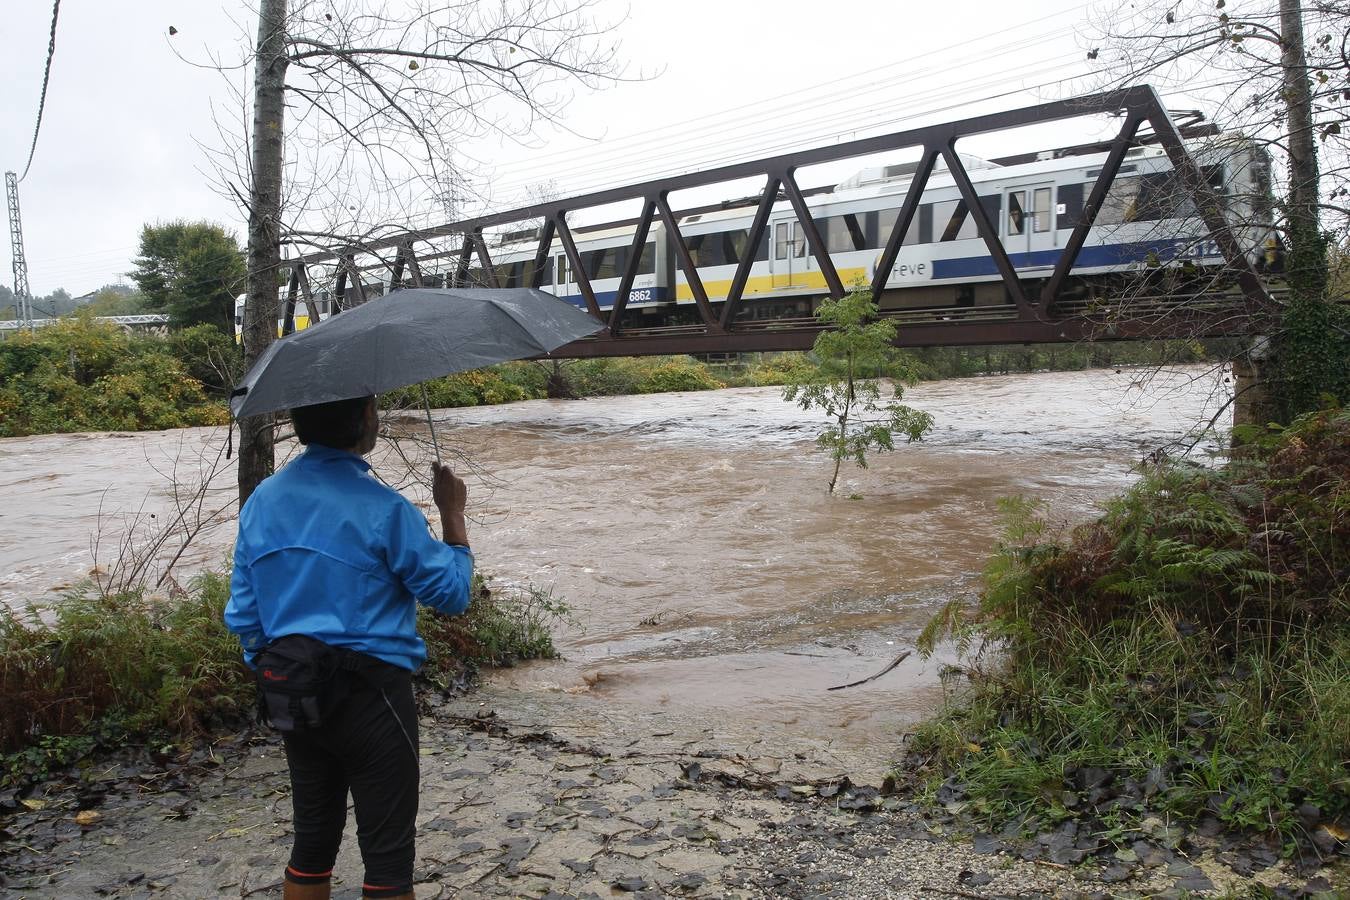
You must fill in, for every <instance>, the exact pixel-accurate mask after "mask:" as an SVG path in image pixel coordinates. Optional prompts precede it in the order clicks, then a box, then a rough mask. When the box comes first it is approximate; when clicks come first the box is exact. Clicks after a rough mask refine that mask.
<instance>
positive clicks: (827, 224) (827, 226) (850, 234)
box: [816, 213, 868, 253]
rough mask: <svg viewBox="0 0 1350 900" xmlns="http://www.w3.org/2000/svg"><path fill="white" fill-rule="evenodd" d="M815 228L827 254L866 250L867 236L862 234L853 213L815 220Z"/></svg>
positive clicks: (860, 225) (856, 217) (861, 229)
mask: <svg viewBox="0 0 1350 900" xmlns="http://www.w3.org/2000/svg"><path fill="white" fill-rule="evenodd" d="M816 227H817V228H818V229H820V236H821V238H822V239H823V240H824V241H825V252H827V253H848V252H850V251H853V250H866V249H867V246H868V242H867V236H866V234H864V232H863V226H862V224H861V223H859V222H858V216H857V215H855V214H854V213H848V214H846V215H842V216H829V217H828V218H824V219H817V220H816Z"/></svg>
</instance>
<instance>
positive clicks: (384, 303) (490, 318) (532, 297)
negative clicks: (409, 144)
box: [230, 288, 603, 455]
mask: <svg viewBox="0 0 1350 900" xmlns="http://www.w3.org/2000/svg"><path fill="white" fill-rule="evenodd" d="M602 327H603V326H602V324H601V323H600V322H597V321H596V320H595V319H593V318H591V317H590V316H589V315H587V314H586V313H584V312H582V311H581V310H580V309H578V308H577V307H575V306H573V305H572V304H570V303H568V302H566V301H565V300H559V299H558V298H557V297H554V296H553V295H551V294H546V293H544V292H543V291H539V290H535V289H533V288H462V289H453V290H440V289H434V288H410V289H407V290H398V291H394V292H393V293H391V294H389V295H388V296H386V297H381V298H379V299H376V300H372V301H370V302H369V303H364V304H362V305H361V306H358V307H355V308H354V309H350V310H347V311H346V312H344V313H342V314H341V315H336V316H333V317H331V318H329V319H327V320H325V321H323V322H321V323H319V324H318V325H315V326H314V327H312V328H306V329H305V330H304V331H298V332H296V333H295V334H292V335H288V336H286V337H284V338H282V339H281V340H279V341H277V342H276V343H275V344H273V345H272V346H271V347H269V348H267V352H266V353H264V354H263V355H262V356H261V357H259V358H258V361H257V362H256V363H254V364H253V367H252V368H251V369H249V371H248V374H247V375H245V376H244V380H243V381H242V382H240V383H239V386H238V387H236V388H235V389H234V392H233V393H232V394H231V395H230V411H231V412H233V413H234V415H235V417H236V418H243V417H245V416H253V415H258V414H259V413H266V412H274V411H276V410H280V409H291V408H294V407H297V406H309V405H311V404H314V403H327V402H329V401H332V400H346V399H349V398H351V397H366V396H369V395H371V394H379V393H382V392H384V391H388V390H393V389H394V388H399V387H404V386H406V385H409V384H416V383H417V382H419V381H426V380H427V379H430V378H439V377H440V376H442V375H449V374H450V373H452V372H463V371H465V370H468V369H478V368H482V367H483V366H488V365H492V364H493V363H499V362H504V361H506V360H508V359H523V358H526V357H531V356H543V355H546V354H548V353H549V352H550V351H552V350H555V349H557V348H558V347H561V346H562V345H563V344H566V343H569V342H571V341H574V340H576V339H577V338H582V337H585V336H586V335H588V334H594V333H595V332H596V331H599V330H600V329H601V328H602ZM429 418H430V415H429V414H428V419H429ZM433 437H434V435H433ZM438 450H439V448H438ZM438 455H439V452H438Z"/></svg>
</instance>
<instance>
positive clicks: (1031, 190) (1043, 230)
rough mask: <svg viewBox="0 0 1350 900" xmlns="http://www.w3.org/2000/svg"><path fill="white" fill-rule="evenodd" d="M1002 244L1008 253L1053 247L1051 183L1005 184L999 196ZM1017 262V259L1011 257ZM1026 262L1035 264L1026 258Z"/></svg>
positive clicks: (1053, 216)
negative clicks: (1000, 197) (1005, 188)
mask: <svg viewBox="0 0 1350 900" xmlns="http://www.w3.org/2000/svg"><path fill="white" fill-rule="evenodd" d="M1003 209H1004V210H1005V211H1006V212H1005V213H1004V219H1003V235H1004V237H1003V247H1004V249H1006V250H1007V251H1008V252H1009V253H1032V252H1035V251H1037V250H1053V249H1055V186H1054V185H1053V184H1027V185H1021V186H1019V187H1014V188H1008V189H1007V191H1006V192H1005V195H1004V197H1003ZM1013 264H1014V265H1020V264H1022V263H1020V261H1019V260H1016V259H1014V260H1013ZM1027 264H1030V265H1036V262H1035V261H1030V262H1029V263H1027Z"/></svg>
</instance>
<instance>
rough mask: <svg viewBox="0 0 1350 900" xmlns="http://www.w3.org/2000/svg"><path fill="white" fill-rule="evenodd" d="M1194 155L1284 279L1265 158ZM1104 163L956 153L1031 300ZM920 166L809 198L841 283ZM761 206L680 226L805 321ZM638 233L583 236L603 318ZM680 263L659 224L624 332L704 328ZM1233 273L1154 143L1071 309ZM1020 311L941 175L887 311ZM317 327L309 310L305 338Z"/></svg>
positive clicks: (513, 250)
mask: <svg viewBox="0 0 1350 900" xmlns="http://www.w3.org/2000/svg"><path fill="white" fill-rule="evenodd" d="M1192 153H1193V155H1194V156H1195V158H1196V161H1197V162H1198V163H1199V165H1200V166H1201V170H1202V172H1203V173H1204V175H1205V177H1206V178H1207V180H1208V182H1209V184H1210V185H1211V187H1213V188H1214V189H1215V190H1216V192H1217V193H1218V195H1219V197H1220V199H1221V200H1222V202H1223V204H1224V208H1225V212H1226V214H1227V216H1228V217H1229V221H1230V224H1231V225H1232V227H1233V229H1234V236H1235V237H1236V238H1237V240H1238V243H1239V245H1240V246H1241V247H1242V248H1243V249H1244V252H1246V253H1247V254H1248V256H1249V258H1250V259H1251V261H1252V262H1253V263H1254V264H1255V265H1256V267H1257V268H1258V269H1269V268H1270V267H1272V266H1278V264H1279V260H1278V249H1277V248H1278V242H1277V241H1276V239H1275V237H1274V234H1275V232H1274V230H1273V224H1272V221H1273V214H1272V209H1271V205H1270V202H1269V197H1270V173H1269V166H1270V163H1269V159H1268V157H1267V155H1266V154H1265V151H1264V150H1263V149H1262V148H1260V147H1259V145H1257V144H1255V143H1254V142H1251V141H1246V140H1243V139H1240V138H1228V139H1224V138H1220V139H1218V140H1211V141H1208V142H1206V143H1205V144H1202V145H1201V144H1198V145H1196V146H1194V147H1193V148H1192ZM1106 157H1107V154H1106V152H1105V151H1104V150H1103V149H1102V148H1101V147H1093V146H1084V147H1077V148H1064V149H1061V150H1056V151H1046V152H1044V153H1037V154H1026V155H1023V156H1019V157H1007V158H1004V159H1001V160H982V159H979V158H976V157H971V156H966V155H962V156H961V161H962V164H963V166H964V168H965V169H966V171H967V173H968V174H969V176H970V180H971V183H972V185H973V186H974V188H975V193H976V195H977V196H978V197H979V202H980V206H981V207H982V208H983V210H984V213H985V215H986V216H987V217H988V219H989V221H990V222H991V223H993V224H994V226H995V228H996V229H997V231H998V239H999V241H1000V242H1001V243H1002V246H1003V248H1004V250H1005V251H1006V252H1007V254H1008V257H1009V261H1010V262H1011V264H1012V266H1013V268H1014V269H1015V270H1016V272H1017V273H1018V276H1019V278H1021V279H1022V280H1023V282H1024V283H1025V285H1026V287H1027V289H1028V294H1029V295H1032V296H1034V295H1035V290H1036V288H1037V287H1038V284H1039V282H1041V281H1042V280H1044V279H1046V278H1048V277H1049V276H1050V275H1051V273H1052V272H1053V271H1054V268H1055V265H1056V264H1057V263H1058V260H1059V257H1060V254H1061V252H1062V251H1063V249H1064V247H1065V245H1066V244H1067V242H1068V240H1069V237H1070V235H1071V234H1072V232H1073V229H1074V227H1075V226H1076V224H1077V223H1078V221H1079V218H1080V217H1081V214H1082V210H1083V204H1084V202H1085V199H1086V197H1087V196H1088V193H1089V192H1090V191H1091V189H1092V186H1093V185H1094V184H1095V182H1096V180H1097V177H1098V176H1099V175H1100V173H1101V169H1102V166H1103V165H1104V163H1105V161H1106ZM915 167H916V164H915V163H902V164H898V165H888V166H878V167H874V168H869V169H865V170H863V171H861V172H858V173H857V174H855V175H854V176H852V177H850V178H848V179H845V180H844V181H841V182H839V183H838V184H836V185H834V186H833V187H830V188H824V189H818V190H816V191H813V192H811V193H809V194H808V195H807V197H806V203H807V207H808V209H809V210H810V213H811V217H812V220H813V221H814V223H815V225H816V227H817V229H818V230H819V232H820V234H821V237H822V240H823V242H824V244H825V249H826V251H827V252H828V254H829V256H830V259H831V261H832V262H833V264H834V267H835V269H836V271H837V272H838V274H839V278H840V281H841V282H842V283H843V284H844V285H845V286H852V285H855V284H870V283H871V282H872V280H873V278H874V276H875V272H876V267H877V264H878V261H879V259H880V257H881V254H882V251H883V248H884V246H885V244H886V241H887V239H888V238H889V236H890V234H891V232H892V230H893V228H894V225H895V222H896V219H897V218H898V216H899V213H900V209H901V206H902V204H903V203H904V202H905V194H906V191H907V189H908V187H909V184H910V181H911V180H912V176H913V173H914V170H915ZM755 202H756V201H755V198H748V199H747V200H742V201H729V202H728V203H726V204H720V205H718V206H715V207H707V208H704V209H702V210H693V211H688V212H686V213H685V214H684V215H683V216H682V217H681V218H680V220H679V228H680V233H681V234H682V235H683V237H684V240H685V243H686V245H687V247H688V250H689V255H690V258H691V260H692V262H693V264H694V266H695V267H696V269H697V271H698V275H699V280H700V281H701V282H702V285H703V288H704V290H705V291H706V293H707V296H708V299H709V301H710V302H711V303H712V304H713V305H714V306H715V307H716V306H719V305H720V304H722V303H723V302H725V299H726V295H727V293H728V292H729V290H730V287H731V283H732V279H733V278H734V277H735V274H736V272H737V269H738V267H739V265H740V264H741V262H742V261H743V260H745V259H746V258H747V257H748V258H749V259H750V262H751V267H750V271H749V278H748V280H747V282H746V285H745V290H744V293H743V295H742V296H743V303H742V306H741V309H740V311H739V314H738V321H746V320H757V319H780V318H802V317H807V316H810V315H812V314H813V313H814V312H815V309H816V306H817V305H818V302H819V300H820V299H822V298H823V297H826V296H828V285H827V284H826V280H825V277H824V275H823V274H822V273H821V271H820V266H819V263H818V262H817V261H816V259H815V256H814V254H813V253H812V252H811V250H810V247H809V246H808V243H807V239H806V236H805V232H804V230H803V228H802V227H801V225H800V223H799V222H798V221H797V216H796V213H795V212H794V210H793V209H792V207H791V204H790V203H788V202H787V201H786V200H780V201H779V202H777V203H776V204H775V205H774V207H773V209H772V211H771V214H770V217H769V220H768V225H767V228H766V229H765V232H764V234H763V235H762V236H761V238H760V240H759V241H758V243H757V244H756V246H754V247H751V246H750V240H749V232H750V226H751V222H752V220H753V217H754V214H755V210H756V205H755ZM635 227H636V223H634V222H624V223H613V224H609V225H600V226H590V227H579V228H574V230H573V237H574V240H575V241H576V245H577V251H578V254H579V256H580V260H581V267H582V268H583V269H584V271H585V272H586V274H587V276H588V277H589V280H590V284H591V288H592V290H593V292H594V294H595V299H596V302H597V305H598V306H599V308H600V309H601V310H602V311H608V310H611V309H613V307H614V304H615V299H616V295H617V292H618V289H619V284H620V281H621V280H622V275H623V273H624V271H625V267H626V266H627V264H628V256H629V253H630V252H631V246H632V238H633V233H634V228H635ZM538 235H539V232H538V231H537V230H536V229H526V230H523V231H515V232H507V233H503V234H498V235H496V236H492V237H489V241H490V243H491V246H490V255H491V258H492V265H493V269H494V273H493V274H494V275H495V278H489V277H488V276H487V274H486V273H485V272H483V271H482V270H481V268H479V267H477V266H473V267H470V268H469V270H468V272H467V278H466V281H467V283H469V284H475V285H482V286H487V285H491V284H494V283H495V284H496V285H497V286H500V287H516V286H523V285H529V284H531V283H532V282H533V276H534V274H535V273H534V270H533V269H534V259H535V254H536V249H537V240H538ZM457 258H458V254H457V253H455V254H453V255H452V254H450V253H446V252H443V253H440V254H434V255H432V256H430V257H427V258H426V259H424V261H423V278H424V282H425V283H426V284H427V285H428V286H436V287H439V286H442V285H444V284H446V283H447V281H448V279H449V274H450V271H452V270H453V267H454V263H455V262H456V261H457ZM677 260H678V254H677V253H676V250H675V247H674V246H673V242H672V241H671V240H670V235H669V234H668V233H667V231H666V229H665V228H663V227H662V223H661V222H660V221H659V220H657V221H654V222H653V223H652V225H651V227H650V231H649V233H648V237H647V242H646V244H645V246H644V248H643V251H642V256H641V260H640V262H639V266H638V273H637V276H636V278H635V279H634V281H633V284H632V287H631V288H630V291H629V294H628V298H627V303H626V312H625V315H624V318H623V322H622V324H623V326H624V327H635V326H637V327H641V326H644V325H652V326H665V325H679V324H685V323H693V322H698V321H700V318H699V315H698V312H697V310H696V307H695V300H694V292H693V289H692V288H691V286H690V283H689V279H688V277H687V276H686V275H685V272H684V270H683V268H682V267H681V266H679V265H678V262H677ZM447 262H448V263H450V267H449V268H444V267H441V268H440V269H439V271H438V270H437V268H438V267H437V264H438V263H447ZM475 262H476V260H475ZM1223 262H1224V261H1223V258H1222V256H1221V254H1220V253H1219V249H1218V246H1217V244H1216V243H1215V241H1214V240H1212V239H1211V238H1210V236H1209V234H1208V229H1207V228H1206V226H1205V225H1204V223H1203V221H1201V219H1200V217H1199V215H1198V214H1197V213H1196V210H1195V209H1194V206H1193V205H1192V204H1191V202H1190V201H1189V200H1186V199H1184V192H1182V191H1180V190H1179V189H1178V185H1177V183H1176V177H1175V175H1174V173H1173V172H1172V168H1171V164H1170V161H1169V160H1168V157H1167V156H1166V154H1165V152H1164V151H1163V150H1162V149H1161V148H1159V147H1157V146H1153V145H1148V144H1143V145H1140V146H1137V147H1133V148H1131V149H1130V150H1129V151H1127V153H1126V155H1125V159H1124V161H1123V163H1122V165H1121V167H1120V170H1119V172H1118V173H1117V176H1116V178H1115V180H1114V182H1113V183H1112V186H1111V188H1110V190H1109V192H1108V194H1107V197H1106V200H1105V202H1104V204H1103V206H1102V208H1101V210H1100V211H1099V213H1098V215H1097V219H1096V221H1095V222H1094V224H1093V227H1092V229H1091V230H1090V231H1089V233H1088V237H1087V241H1086V243H1085V244H1084V246H1083V248H1082V250H1081V252H1080V253H1079V255H1078V258H1077V261H1076V263H1075V266H1074V268H1073V270H1072V274H1071V277H1070V278H1069V279H1068V280H1067V281H1066V283H1065V285H1064V287H1063V289H1062V291H1061V298H1062V299H1066V300H1073V299H1082V298H1093V297H1107V296H1111V295H1112V294H1113V293H1116V292H1119V291H1120V290H1121V289H1122V288H1123V287H1124V286H1125V283H1126V280H1127V279H1134V278H1137V277H1138V276H1139V274H1140V273H1141V272H1147V273H1148V275H1149V277H1150V278H1153V277H1158V278H1171V279H1173V282H1172V283H1169V284H1168V285H1166V286H1165V287H1164V290H1169V291H1171V290H1184V289H1185V285H1184V284H1181V283H1180V281H1181V280H1182V279H1185V278H1189V279H1191V281H1192V283H1194V284H1196V285H1197V286H1198V285H1199V284H1200V282H1201V280H1202V279H1203V278H1204V277H1206V274H1207V273H1212V272H1214V271H1215V270H1217V269H1218V267H1220V266H1222V265H1223ZM545 266H546V269H545V271H544V273H543V276H542V278H541V287H542V288H543V289H544V290H546V291H550V292H552V293H554V294H556V295H557V296H559V297H561V298H563V299H565V300H567V301H568V302H569V303H573V304H575V305H576V306H578V307H580V308H583V309H584V308H586V302H585V298H584V296H583V295H582V292H581V287H580V283H579V279H578V277H577V273H576V272H575V271H574V270H573V268H572V266H571V264H570V262H569V260H568V258H567V255H566V254H565V253H564V251H563V247H562V243H561V242H560V241H559V240H556V239H555V240H554V241H553V243H552V246H551V247H550V250H549V255H548V259H547V262H546V263H545ZM376 268H377V267H370V269H369V270H368V271H370V272H372V273H373V272H374V271H375V270H376ZM383 273H384V276H385V279H386V280H385V281H384V282H382V283H378V284H369V283H367V284H366V294H367V297H368V298H369V297H374V296H378V295H379V294H381V293H384V292H385V291H386V290H388V289H389V288H390V285H389V284H388V282H387V275H388V272H387V270H383ZM349 302H350V300H349ZM1009 302H1010V301H1009V298H1008V292H1007V289H1006V287H1005V285H1004V283H1003V280H1002V277H1001V275H1000V273H999V271H998V269H997V266H996V264H995V261H994V258H993V257H992V256H991V255H990V253H989V249H988V247H987V246H986V245H985V242H984V240H983V239H982V238H981V237H980V236H979V234H978V233H977V229H976V225H975V218H974V217H973V216H972V215H971V214H970V210H969V208H968V206H967V203H966V201H965V200H964V199H963V198H962V197H961V195H960V191H959V190H958V188H957V186H956V184H955V181H954V180H953V178H952V177H951V175H950V174H949V173H948V172H947V171H946V169H945V167H944V166H943V165H942V164H941V163H939V165H938V166H937V167H936V168H935V170H934V171H933V173H932V175H931V177H930V178H929V181H928V184H927V185H926V186H925V189H924V193H923V197H922V199H921V201H920V203H919V205H918V208H917V210H916V214H915V217H914V220H913V221H912V223H911V224H910V228H909V230H908V232H907V233H906V234H905V236H904V240H903V242H902V246H901V248H900V253H899V256H898V258H897V259H896V262H895V265H894V266H893V268H892V270H891V273H890V275H889V276H888V278H887V280H886V283H885V286H884V289H883V291H882V295H881V297H880V298H879V301H878V305H879V306H880V308H881V309H882V310H926V309H931V310H944V309H950V308H962V307H988V306H1000V305H1006V304H1008V303H1009ZM307 324H308V319H307V317H306V316H304V315H302V310H301V309H299V308H298V309H297V311H296V319H295V326H296V328H297V329H301V328H304V327H306V325H307Z"/></svg>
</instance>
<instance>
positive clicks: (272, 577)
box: [225, 444, 473, 670]
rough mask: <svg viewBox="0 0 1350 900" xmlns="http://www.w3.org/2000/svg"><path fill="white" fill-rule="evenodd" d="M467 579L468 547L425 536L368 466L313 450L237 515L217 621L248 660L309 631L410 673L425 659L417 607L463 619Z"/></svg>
mask: <svg viewBox="0 0 1350 900" xmlns="http://www.w3.org/2000/svg"><path fill="white" fill-rule="evenodd" d="M472 577H473V555H472V554H471V553H470V552H469V548H467V547H459V546H449V545H447V544H444V543H442V542H441V541H438V540H436V539H435V538H433V537H432V536H431V533H430V532H429V530H428V529H427V520H426V517H425V516H423V515H422V513H421V512H420V511H419V510H418V509H417V507H415V506H413V504H412V503H410V502H409V501H408V500H407V499H405V498H404V497H403V496H402V495H401V494H399V493H398V492H397V491H395V490H393V489H392V488H389V487H386V486H385V485H383V484H381V483H380V482H378V481H377V480H375V478H374V476H372V475H371V474H370V464H369V463H367V462H366V461H365V460H364V459H362V458H361V457H359V456H357V455H356V454H354V453H348V452H347V451H345V450H334V449H332V448H331V447H324V446H321V445H319V444H310V445H309V448H308V449H307V450H305V452H304V453H302V454H301V455H300V456H298V457H297V458H296V459H294V460H292V461H291V462H290V463H289V464H288V465H287V466H286V467H285V468H283V469H282V470H281V471H280V472H277V473H276V474H275V475H273V476H272V477H270V478H267V479H265V480H264V481H263V483H262V484H260V485H258V488H257V489H256V490H255V491H254V492H253V495H252V496H250V497H249V498H248V502H247V503H245V504H244V508H243V509H242V510H240V512H239V539H238V540H237V541H236V543H235V546H234V574H233V577H232V578H231V580H230V600H229V603H228V604H226V606H225V624H226V626H227V627H228V628H229V629H230V631H232V632H234V633H235V634H237V635H239V640H240V643H242V644H243V646H244V659H245V660H246V661H248V662H250V663H251V662H252V659H253V654H254V652H256V651H257V650H258V649H260V648H261V647H262V646H263V645H265V644H267V643H268V642H269V641H271V640H274V639H276V638H279V637H283V636H285V635H288V634H307V635H309V636H311V637H315V638H318V639H319V640H321V641H324V642H325V643H328V644H331V645H333V646H336V647H350V648H352V649H354V650H360V651H362V652H363V653H369V654H371V655H372V656H377V657H379V658H380V659H383V660H385V661H386V662H390V663H393V664H394V665H396V666H400V667H402V668H404V669H413V670H415V669H417V668H418V667H419V666H420V665H421V664H422V662H423V661H424V660H425V659H426V657H427V650H426V644H424V643H423V642H422V639H421V638H420V637H418V635H417V627H416V625H417V603H419V602H420V603H424V604H426V605H427V606H430V607H432V608H433V609H437V610H440V611H441V612H444V613H451V614H454V613H461V612H463V611H464V609H465V608H466V607H467V606H468V605H469V583H470V581H471V579H472Z"/></svg>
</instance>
